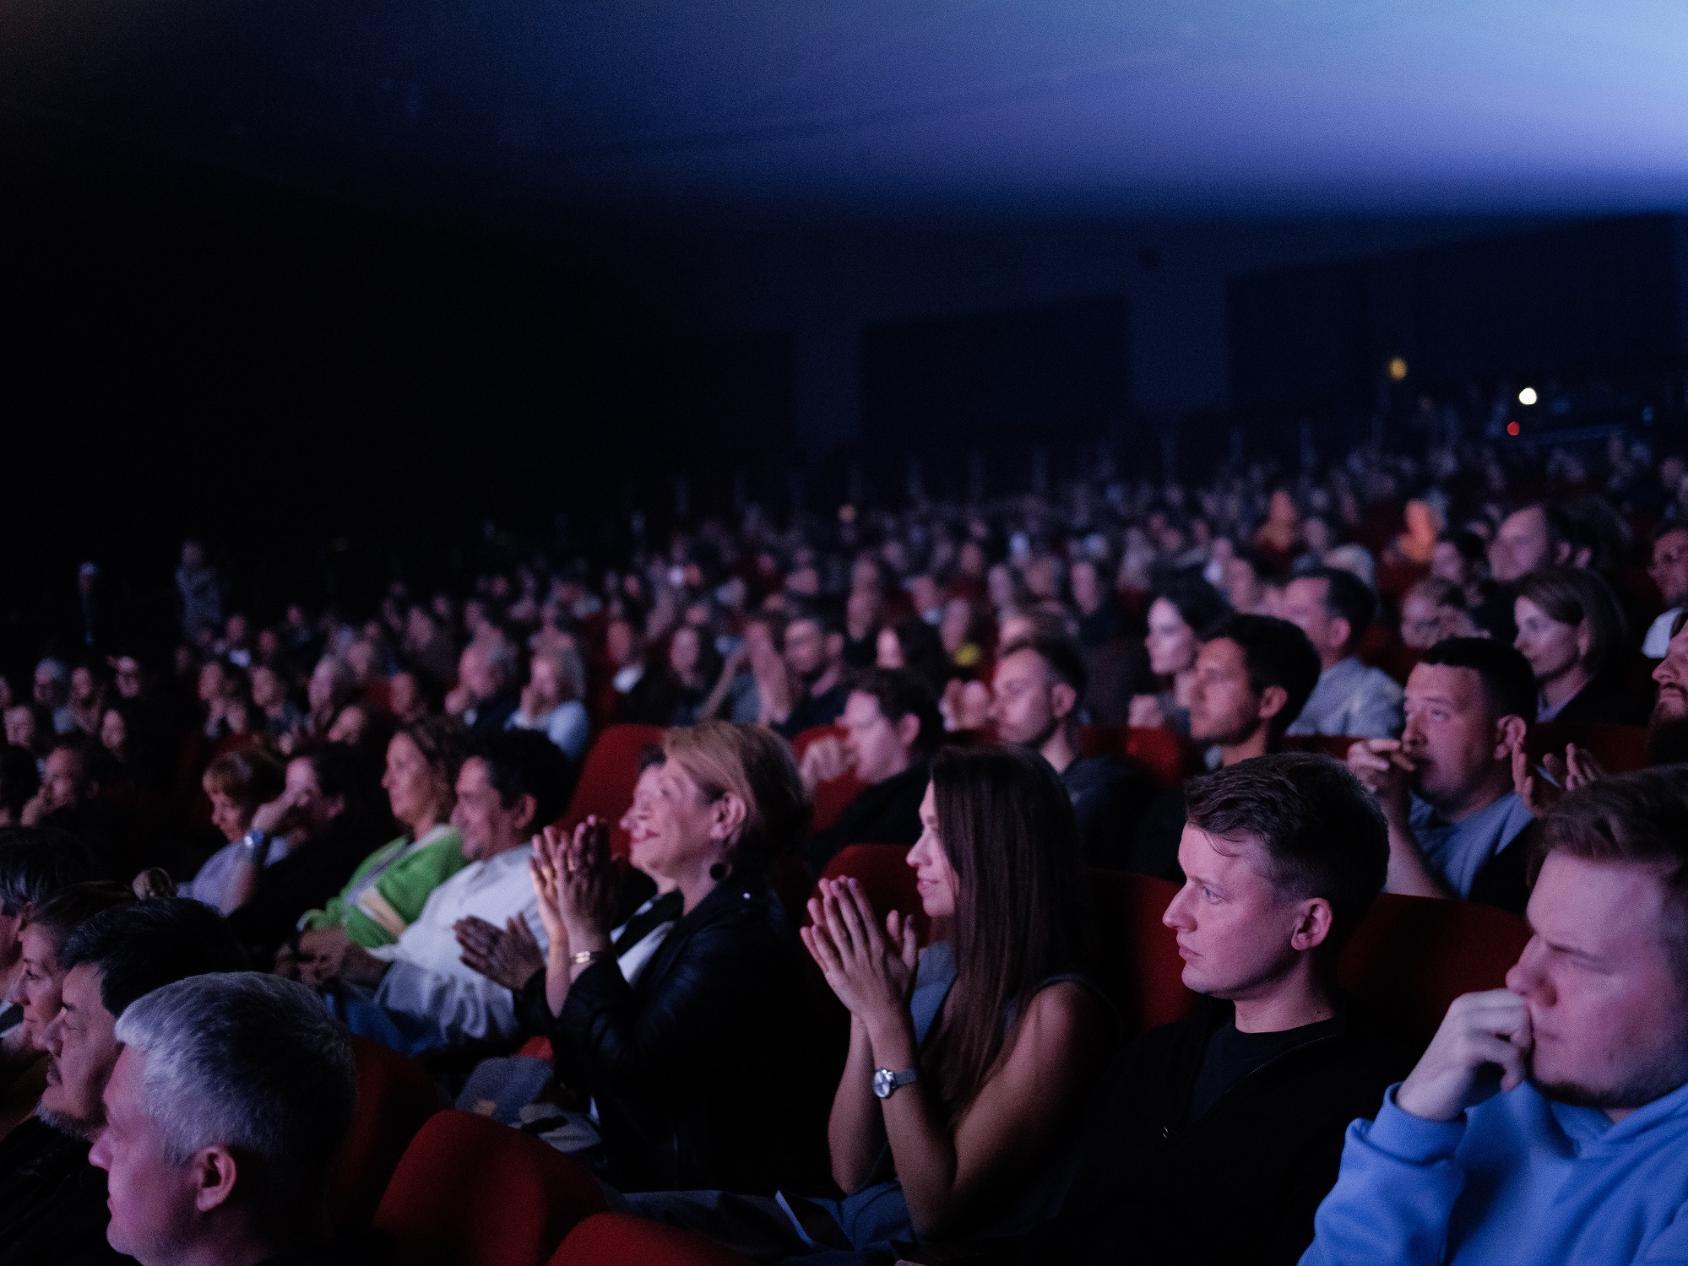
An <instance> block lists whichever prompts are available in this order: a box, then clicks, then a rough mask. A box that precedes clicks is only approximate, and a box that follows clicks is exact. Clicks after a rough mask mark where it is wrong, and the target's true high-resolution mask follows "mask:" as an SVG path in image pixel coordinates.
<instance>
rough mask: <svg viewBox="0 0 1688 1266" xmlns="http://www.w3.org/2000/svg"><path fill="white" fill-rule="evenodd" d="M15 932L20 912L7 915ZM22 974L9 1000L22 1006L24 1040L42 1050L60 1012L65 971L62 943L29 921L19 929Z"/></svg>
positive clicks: (20, 969)
mask: <svg viewBox="0 0 1688 1266" xmlns="http://www.w3.org/2000/svg"><path fill="white" fill-rule="evenodd" d="M6 917H7V919H8V921H9V922H10V923H11V924H12V926H13V928H14V931H15V929H16V926H17V922H18V918H19V916H18V915H9V916H6ZM15 935H16V941H15V942H14V943H15V945H16V947H17V948H16V953H17V958H18V973H17V976H16V978H15V979H14V980H13V981H12V988H11V991H10V992H9V993H8V994H7V995H6V1001H7V1002H12V1003H16V1004H17V1005H18V1007H19V1008H21V1011H22V1016H23V1018H22V1019H21V1020H19V1022H18V1026H19V1031H20V1032H21V1034H22V1036H23V1040H24V1041H25V1042H27V1043H28V1044H29V1045H30V1047H32V1048H33V1049H35V1050H38V1051H44V1050H46V1049H47V1025H48V1024H50V1023H51V1022H52V1019H53V1017H54V1016H56V1015H57V1014H58V1013H59V992H60V990H61V989H63V987H64V972H63V971H62V970H60V968H59V956H58V946H57V945H55V944H54V943H53V938H52V937H51V936H49V935H48V934H47V932H46V930H45V929H44V928H41V927H38V926H36V925H34V924H29V923H25V924H24V925H23V930H22V931H16V932H15Z"/></svg>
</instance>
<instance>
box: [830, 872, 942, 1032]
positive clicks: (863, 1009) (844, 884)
mask: <svg viewBox="0 0 1688 1266" xmlns="http://www.w3.org/2000/svg"><path fill="white" fill-rule="evenodd" d="M809 919H810V925H809V926H808V927H806V928H804V929H802V932H801V936H802V937H803V944H804V946H805V947H806V948H807V949H808V951H809V954H810V955H811V956H812V957H813V958H814V960H815V962H816V964H817V965H819V967H820V969H821V974H822V975H824V976H825V977H826V983H827V985H828V986H830V987H831V989H832V992H833V993H835V994H837V995H838V1000H839V1001H840V1002H842V1003H843V1004H844V1005H845V1007H847V1008H848V1009H849V1011H850V1014H851V1015H852V1016H854V1017H855V1018H856V1019H858V1020H861V1021H863V1022H864V1023H867V1022H869V1021H871V1020H873V1019H876V1018H880V1017H883V1016H885V1015H887V1014H888V1013H891V1012H895V1011H901V1010H903V1009H904V1008H906V1007H907V1005H908V996H909V991H910V990H911V989H912V988H913V986H914V965H915V959H916V956H917V954H918V953H919V947H918V945H917V943H916V941H915V934H914V921H913V920H912V919H909V918H905V917H904V916H902V915H901V914H899V913H898V912H897V911H895V910H893V911H891V912H890V913H889V914H888V915H886V916H885V930H884V931H883V932H882V931H880V927H879V920H878V918H877V917H876V916H875V914H874V912H873V906H872V904H871V903H870V902H869V901H868V899H867V897H866V895H865V894H864V893H863V892H862V891H861V888H860V886H859V885H858V884H857V883H856V881H855V880H853V879H823V880H821V882H820V895H819V896H817V897H811V898H810V899H809Z"/></svg>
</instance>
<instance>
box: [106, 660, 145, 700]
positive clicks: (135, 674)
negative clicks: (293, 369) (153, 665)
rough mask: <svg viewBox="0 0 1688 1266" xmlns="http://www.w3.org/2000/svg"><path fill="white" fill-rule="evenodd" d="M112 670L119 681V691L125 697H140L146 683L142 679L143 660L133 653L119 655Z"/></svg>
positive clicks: (117, 681)
mask: <svg viewBox="0 0 1688 1266" xmlns="http://www.w3.org/2000/svg"><path fill="white" fill-rule="evenodd" d="M112 672H113V675H114V679H115V681H116V683H117V693H118V694H120V695H122V696H123V697H124V698H125V699H134V698H137V697H139V695H140V693H141V687H142V685H143V684H144V683H143V681H142V679H141V661H140V660H138V659H136V658H135V657H134V656H133V655H119V656H118V657H117V659H116V660H115V661H114V663H113V664H112Z"/></svg>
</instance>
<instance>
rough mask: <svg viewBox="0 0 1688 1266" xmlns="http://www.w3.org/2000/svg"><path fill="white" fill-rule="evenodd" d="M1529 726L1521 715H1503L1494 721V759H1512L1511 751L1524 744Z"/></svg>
mask: <svg viewBox="0 0 1688 1266" xmlns="http://www.w3.org/2000/svg"><path fill="white" fill-rule="evenodd" d="M1529 729H1530V727H1529V726H1528V725H1527V724H1526V723H1525V721H1524V718H1523V717H1521V716H1504V717H1502V718H1501V719H1500V720H1498V721H1496V722H1495V759H1496V760H1497V761H1508V762H1510V761H1511V760H1512V753H1513V752H1514V751H1516V750H1517V749H1518V748H1520V747H1522V746H1524V737H1525V735H1526V734H1528V733H1529Z"/></svg>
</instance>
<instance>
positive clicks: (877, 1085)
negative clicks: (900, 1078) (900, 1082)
mask: <svg viewBox="0 0 1688 1266" xmlns="http://www.w3.org/2000/svg"><path fill="white" fill-rule="evenodd" d="M896 1088H897V1075H896V1074H895V1073H893V1072H892V1071H891V1070H890V1069H889V1068H876V1069H874V1070H873V1093H874V1094H876V1095H878V1096H879V1097H880V1098H881V1099H889V1098H890V1097H891V1092H892V1091H893V1090H895V1089H896Z"/></svg>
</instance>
